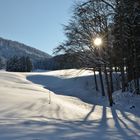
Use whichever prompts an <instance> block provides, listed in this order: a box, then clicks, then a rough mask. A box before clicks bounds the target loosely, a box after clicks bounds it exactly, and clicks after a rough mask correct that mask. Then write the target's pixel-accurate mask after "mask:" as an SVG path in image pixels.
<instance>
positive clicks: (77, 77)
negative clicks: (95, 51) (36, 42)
mask: <svg viewBox="0 0 140 140" xmlns="http://www.w3.org/2000/svg"><path fill="white" fill-rule="evenodd" d="M92 74H93V73H92V72H91V71H80V70H61V71H52V72H34V73H8V72H4V71H0V140H140V97H139V96H132V95H131V94H126V93H124V94H123V95H120V93H119V92H118V93H115V95H114V98H115V101H116V105H115V106H114V107H112V108H110V107H109V106H108V102H107V98H106V97H104V98H103V97H101V96H100V93H97V92H96V91H95V90H94V88H95V86H94V78H93V76H92ZM132 106H135V108H131V107H132ZM130 108H131V109H130Z"/></svg>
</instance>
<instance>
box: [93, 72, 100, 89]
mask: <svg viewBox="0 0 140 140" xmlns="http://www.w3.org/2000/svg"><path fill="white" fill-rule="evenodd" d="M93 72H94V81H95V88H96V91H99V88H98V84H97V77H96V71H95V69H94V70H93Z"/></svg>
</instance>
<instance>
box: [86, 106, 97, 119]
mask: <svg viewBox="0 0 140 140" xmlns="http://www.w3.org/2000/svg"><path fill="white" fill-rule="evenodd" d="M94 109H95V105H93V107H92V109H91V110H90V112H89V113H88V114H87V115H86V117H85V118H84V122H85V121H87V120H88V118H89V117H90V115H91V114H92V113H93V112H94Z"/></svg>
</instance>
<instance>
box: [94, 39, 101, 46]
mask: <svg viewBox="0 0 140 140" xmlns="http://www.w3.org/2000/svg"><path fill="white" fill-rule="evenodd" d="M94 45H96V46H100V45H102V39H101V38H99V37H97V38H95V39H94Z"/></svg>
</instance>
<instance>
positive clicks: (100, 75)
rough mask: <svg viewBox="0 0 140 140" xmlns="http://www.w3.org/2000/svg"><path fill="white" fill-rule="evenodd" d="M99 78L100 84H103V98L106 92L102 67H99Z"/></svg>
mask: <svg viewBox="0 0 140 140" xmlns="http://www.w3.org/2000/svg"><path fill="white" fill-rule="evenodd" d="M99 77H100V83H101V90H102V96H105V90H104V84H103V77H102V72H101V67H99Z"/></svg>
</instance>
